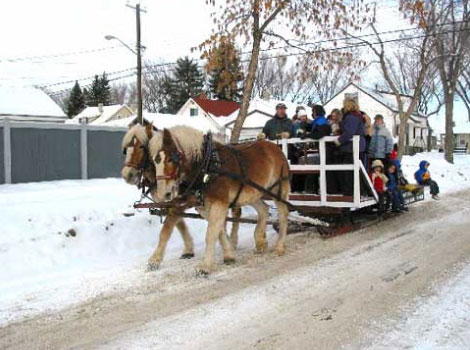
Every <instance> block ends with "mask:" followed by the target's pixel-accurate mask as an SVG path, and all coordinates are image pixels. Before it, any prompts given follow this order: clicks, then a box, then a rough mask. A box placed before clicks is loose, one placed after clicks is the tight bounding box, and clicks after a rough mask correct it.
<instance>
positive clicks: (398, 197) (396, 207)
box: [386, 161, 408, 213]
mask: <svg viewBox="0 0 470 350" xmlns="http://www.w3.org/2000/svg"><path fill="white" fill-rule="evenodd" d="M395 162H396V161H394V162H393V163H392V164H390V165H389V166H388V168H387V178H388V182H387V205H386V207H387V209H388V208H389V206H390V202H391V203H392V211H393V212H394V213H399V212H402V211H408V208H407V207H406V206H405V200H404V199H403V194H402V193H401V191H400V189H399V188H398V186H399V184H400V179H399V175H398V168H397V165H396V163H395ZM398 164H399V162H398Z"/></svg>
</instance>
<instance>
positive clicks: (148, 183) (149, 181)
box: [121, 124, 241, 271]
mask: <svg viewBox="0 0 470 350" xmlns="http://www.w3.org/2000/svg"><path fill="white" fill-rule="evenodd" d="M154 138H155V139H157V140H158V139H160V140H161V139H162V132H161V131H158V130H154V128H153V125H152V124H147V125H146V126H145V127H144V126H142V125H140V124H136V125H134V126H132V127H130V128H129V130H128V131H127V132H126V134H125V135H124V138H123V140H122V149H123V153H124V154H125V156H126V158H125V162H124V165H123V167H122V170H121V176H122V178H123V179H124V180H125V181H126V182H127V183H128V184H131V185H137V186H141V185H145V187H147V188H149V190H150V192H149V193H150V196H151V197H152V198H153V199H154V200H156V170H155V166H154V163H153V162H152V161H150V156H149V142H150V140H152V139H154ZM185 209H187V208H184V207H179V208H178V209H170V211H169V215H167V217H166V218H165V221H164V223H163V227H162V229H161V231H160V237H159V241H158V245H157V248H156V249H155V250H154V252H153V254H152V255H151V256H150V258H149V260H148V263H147V269H148V270H150V271H152V270H156V269H158V268H159V266H160V264H161V262H162V260H163V257H164V254H165V248H166V245H167V243H168V240H169V239H170V237H171V234H172V232H173V229H174V228H175V226H176V228H177V229H178V231H179V232H180V234H181V236H182V238H183V243H184V249H183V253H182V255H181V259H191V258H193V257H194V244H193V239H192V237H191V235H190V234H189V231H188V227H187V225H186V223H185V221H184V219H183V218H182V217H181V214H182V213H183V212H184V210H185ZM232 216H233V217H234V218H239V217H240V216H241V210H240V208H234V210H233V211H232ZM238 227H239V224H238V223H234V224H233V225H232V232H231V236H232V237H234V240H235V239H236V237H237V231H238ZM230 259H231V257H230V256H228V257H227V258H226V263H230V262H231V260H230Z"/></svg>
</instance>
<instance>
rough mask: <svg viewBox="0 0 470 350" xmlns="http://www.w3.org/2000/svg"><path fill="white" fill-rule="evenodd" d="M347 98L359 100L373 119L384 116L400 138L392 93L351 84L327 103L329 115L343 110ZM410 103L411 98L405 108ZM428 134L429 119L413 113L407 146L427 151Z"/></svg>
mask: <svg viewBox="0 0 470 350" xmlns="http://www.w3.org/2000/svg"><path fill="white" fill-rule="evenodd" d="M345 98H355V99H357V100H358V102H359V106H360V107H361V110H363V111H364V112H366V113H367V114H368V115H369V116H370V117H371V118H373V117H374V116H375V115H376V114H381V115H383V117H384V121H385V125H386V127H387V128H388V129H389V130H390V132H391V134H392V135H393V137H394V138H397V137H398V128H399V125H400V117H399V113H398V106H397V103H396V100H395V96H394V95H393V94H392V93H388V92H384V91H380V92H379V91H376V90H373V89H369V88H366V87H364V86H361V85H358V84H355V83H349V84H348V85H347V86H346V87H344V88H343V89H342V90H341V91H339V92H338V93H337V94H336V95H335V96H333V97H332V98H331V99H330V100H329V101H328V102H327V103H325V105H324V108H325V110H326V111H327V113H330V112H331V110H333V109H334V108H341V107H342V106H343V101H344V99H345ZM409 102H410V101H409V98H406V97H405V108H406V104H407V103H409ZM428 132H429V127H428V124H427V118H426V117H425V116H423V115H420V114H418V113H413V114H412V115H411V116H410V118H409V120H408V133H407V138H406V144H407V145H408V146H410V147H413V148H416V149H425V148H426V144H427V140H428Z"/></svg>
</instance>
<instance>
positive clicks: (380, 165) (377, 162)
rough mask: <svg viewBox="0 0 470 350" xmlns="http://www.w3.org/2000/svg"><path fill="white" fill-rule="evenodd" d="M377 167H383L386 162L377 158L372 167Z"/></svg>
mask: <svg viewBox="0 0 470 350" xmlns="http://www.w3.org/2000/svg"><path fill="white" fill-rule="evenodd" d="M377 167H381V168H382V169H383V167H384V163H382V161H381V160H380V159H376V160H374V161H373V162H372V169H374V168H377Z"/></svg>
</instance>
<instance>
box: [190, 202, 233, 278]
mask: <svg viewBox="0 0 470 350" xmlns="http://www.w3.org/2000/svg"><path fill="white" fill-rule="evenodd" d="M227 211H228V205H226V204H224V203H221V202H216V203H213V204H212V205H211V206H210V208H209V215H208V223H209V225H208V227H207V232H206V251H205V253H204V258H203V259H202V263H201V264H200V265H199V268H198V271H197V272H198V274H199V275H203V276H204V275H208V274H210V272H211V269H212V266H213V263H214V255H215V245H216V243H217V239H218V238H219V237H220V234H221V232H222V231H224V228H225V226H224V225H225V219H226V217H227ZM224 232H225V231H224Z"/></svg>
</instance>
